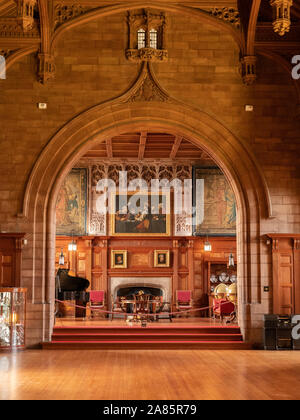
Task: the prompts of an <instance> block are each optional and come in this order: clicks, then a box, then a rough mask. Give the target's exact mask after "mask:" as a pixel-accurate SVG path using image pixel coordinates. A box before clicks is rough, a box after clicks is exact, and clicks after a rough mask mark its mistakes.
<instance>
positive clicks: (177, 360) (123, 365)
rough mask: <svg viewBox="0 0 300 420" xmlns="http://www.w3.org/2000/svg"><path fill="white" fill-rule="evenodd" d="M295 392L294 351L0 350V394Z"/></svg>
mask: <svg viewBox="0 0 300 420" xmlns="http://www.w3.org/2000/svg"><path fill="white" fill-rule="evenodd" d="M7 399H10V400H16V399H29V400H41V399H43V400H44V399H48V400H50V399H53V400H55V399H63V400H75V399H80V400H81V399H91V400H95V399H97V400H116V399H120V400H143V399H150V400H155V399H163V400H164V399H170V400H176V399H183V400H187V399H196V400H200V399H206V400H212V399H224V400H234V399H252V400H253V399H264V400H266V399H267V400H268V399H300V352H297V351H294V352H291V351H281V352H280V351H278V352H265V351H253V350H250V351H230V350H217V351H216V350H214V351H212V350H163V351H157V350H156V351H154V350H121V351H120V350H87V351H82V350H74V351H70V350H69V351H64V350H25V351H23V352H19V353H0V400H7Z"/></svg>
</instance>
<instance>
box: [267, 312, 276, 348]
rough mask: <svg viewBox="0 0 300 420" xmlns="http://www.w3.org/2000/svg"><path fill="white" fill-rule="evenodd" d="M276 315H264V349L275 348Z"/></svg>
mask: <svg viewBox="0 0 300 420" xmlns="http://www.w3.org/2000/svg"><path fill="white" fill-rule="evenodd" d="M277 323H278V316H277V315H264V349H265V350H276V349H277V333H276V328H277Z"/></svg>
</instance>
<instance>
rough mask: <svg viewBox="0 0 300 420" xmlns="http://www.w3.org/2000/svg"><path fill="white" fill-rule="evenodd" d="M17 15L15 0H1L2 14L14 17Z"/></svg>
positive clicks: (0, 10)
mask: <svg viewBox="0 0 300 420" xmlns="http://www.w3.org/2000/svg"><path fill="white" fill-rule="evenodd" d="M16 15H17V5H16V3H15V2H14V1H13V0H0V16H3V17H14V16H16Z"/></svg>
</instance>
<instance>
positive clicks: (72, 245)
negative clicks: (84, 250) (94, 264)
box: [68, 233, 77, 252]
mask: <svg viewBox="0 0 300 420" xmlns="http://www.w3.org/2000/svg"><path fill="white" fill-rule="evenodd" d="M68 250H69V251H70V252H72V251H77V243H76V241H75V240H74V234H73V233H72V242H70V243H69V245H68Z"/></svg>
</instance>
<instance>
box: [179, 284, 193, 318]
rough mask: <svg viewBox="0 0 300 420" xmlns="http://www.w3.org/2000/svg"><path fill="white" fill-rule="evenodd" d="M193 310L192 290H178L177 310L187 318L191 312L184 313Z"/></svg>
mask: <svg viewBox="0 0 300 420" xmlns="http://www.w3.org/2000/svg"><path fill="white" fill-rule="evenodd" d="M192 308H193V299H192V291H191V290H176V310H177V311H178V312H182V313H185V314H186V316H189V315H190V312H183V311H186V310H189V309H192Z"/></svg>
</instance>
